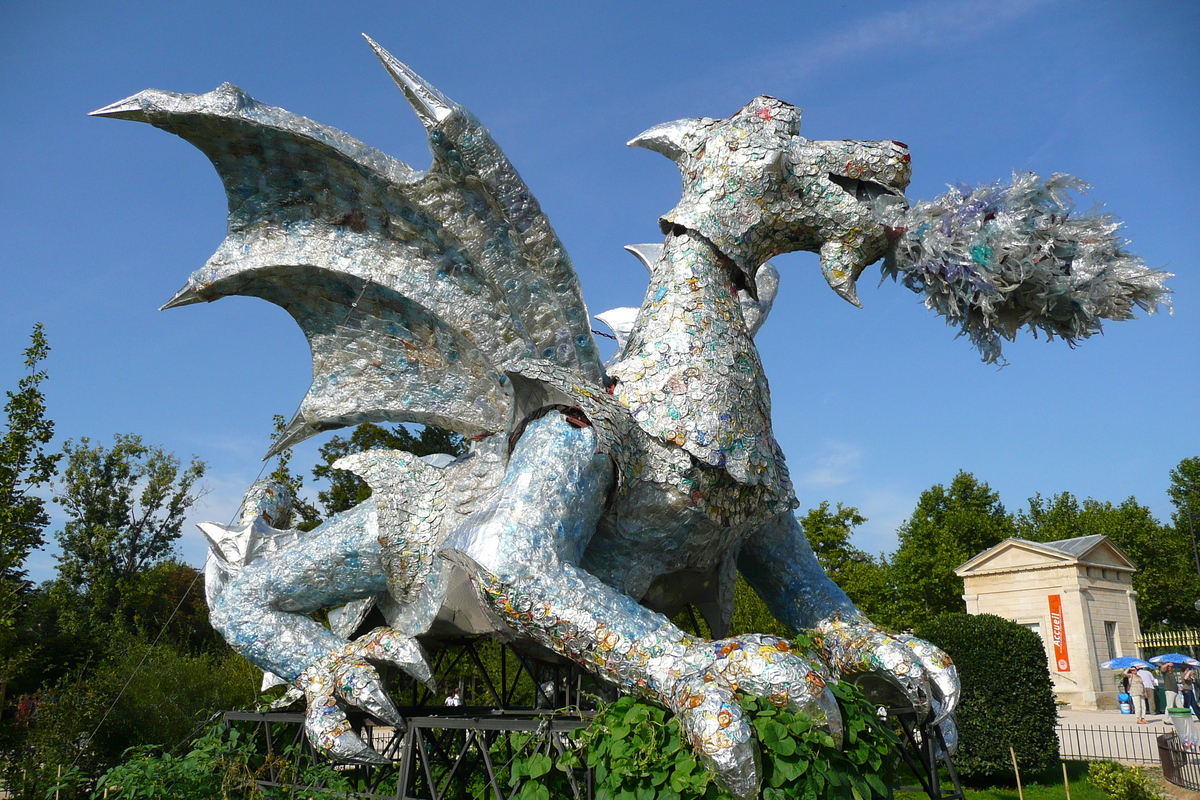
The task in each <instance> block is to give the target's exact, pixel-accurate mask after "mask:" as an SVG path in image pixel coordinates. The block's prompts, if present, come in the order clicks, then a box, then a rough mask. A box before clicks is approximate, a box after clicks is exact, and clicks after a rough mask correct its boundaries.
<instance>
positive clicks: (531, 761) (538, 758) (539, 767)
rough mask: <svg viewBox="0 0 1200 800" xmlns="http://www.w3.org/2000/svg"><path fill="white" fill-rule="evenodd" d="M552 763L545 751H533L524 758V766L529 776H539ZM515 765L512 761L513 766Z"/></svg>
mask: <svg viewBox="0 0 1200 800" xmlns="http://www.w3.org/2000/svg"><path fill="white" fill-rule="evenodd" d="M553 763H554V762H552V761H551V760H550V757H549V756H548V755H546V754H545V753H534V754H532V755H531V756H529V758H527V759H526V760H525V764H526V767H525V768H526V769H527V770H528V773H529V777H530V778H540V777H542V776H543V775H545V774H546V773H547V772H549V771H550V767H551V766H553ZM516 766H517V765H516V764H515V763H514V764H513V767H514V768H515V767H516Z"/></svg>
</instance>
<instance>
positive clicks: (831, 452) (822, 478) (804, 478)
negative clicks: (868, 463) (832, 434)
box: [792, 441, 862, 489]
mask: <svg viewBox="0 0 1200 800" xmlns="http://www.w3.org/2000/svg"><path fill="white" fill-rule="evenodd" d="M861 463H862V448H861V447H859V446H858V445H857V444H855V443H853V442H837V441H826V442H824V443H823V444H822V445H821V448H820V449H819V450H817V451H816V452H811V453H808V454H806V455H805V456H802V457H801V458H800V459H799V461H798V462H797V464H796V467H795V469H794V471H793V473H792V481H793V482H794V483H795V484H796V485H797V486H799V487H802V488H806V489H831V488H833V487H835V486H842V485H844V484H847V483H849V482H850V481H852V480H854V479H855V478H856V477H857V476H858V474H859V468H860V465H861Z"/></svg>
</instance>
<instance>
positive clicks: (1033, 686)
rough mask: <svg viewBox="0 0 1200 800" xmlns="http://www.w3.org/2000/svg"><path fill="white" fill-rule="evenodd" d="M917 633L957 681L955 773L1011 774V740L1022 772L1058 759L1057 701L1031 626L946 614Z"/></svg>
mask: <svg viewBox="0 0 1200 800" xmlns="http://www.w3.org/2000/svg"><path fill="white" fill-rule="evenodd" d="M916 633H917V635H918V636H920V637H921V638H922V639H927V640H928V641H930V642H932V643H933V644H935V645H937V646H938V647H940V648H942V649H943V650H945V651H946V654H947V655H949V656H950V658H952V659H954V663H955V665H956V666H957V667H958V677H959V680H960V681H962V699H961V701H960V703H959V707H958V713H957V717H956V722H957V723H958V733H959V750H958V754H957V755H956V756H955V758H954V763H955V766H956V767H957V768H958V772H959V774H960V775H961V776H963V777H964V778H968V779H971V780H972V781H973V782H987V781H990V780H995V779H1005V778H1007V777H1008V776H1010V775H1011V774H1012V761H1011V756H1010V755H1009V750H1008V749H1009V747H1012V748H1013V750H1014V752H1015V753H1016V757H1017V762H1018V763H1019V764H1020V765H1021V769H1022V771H1024V772H1027V773H1037V772H1042V771H1044V770H1046V769H1049V768H1050V767H1053V766H1056V765H1057V764H1058V738H1057V736H1056V735H1055V733H1054V726H1055V725H1057V724H1058V708H1057V707H1056V706H1055V704H1054V690H1053V685H1052V684H1051V682H1050V671H1049V668H1048V667H1047V665H1046V652H1045V645H1043V644H1042V640H1041V637H1039V636H1038V635H1037V634H1036V633H1034V632H1033V631H1031V630H1029V629H1028V628H1025V627H1023V626H1021V625H1018V624H1017V623H1015V622H1010V621H1008V620H1006V619H1002V618H1000V617H996V616H993V615H991V614H978V615H971V614H947V615H945V616H942V617H939V618H937V619H934V620H931V621H929V622H926V623H924V624H922V625H921V626H919V627H918V628H917V629H916Z"/></svg>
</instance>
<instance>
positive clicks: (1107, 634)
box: [1104, 621, 1117, 658]
mask: <svg viewBox="0 0 1200 800" xmlns="http://www.w3.org/2000/svg"><path fill="white" fill-rule="evenodd" d="M1104 642H1105V644H1107V645H1108V657H1109V658H1116V657H1117V623H1115V622H1107V621H1106V622H1105V623H1104Z"/></svg>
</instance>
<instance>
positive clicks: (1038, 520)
mask: <svg viewBox="0 0 1200 800" xmlns="http://www.w3.org/2000/svg"><path fill="white" fill-rule="evenodd" d="M1186 524H1187V523H1186V521H1185V522H1184V527H1183V528H1182V530H1181V529H1180V528H1179V526H1178V525H1176V526H1164V525H1162V524H1160V523H1159V521H1158V520H1157V519H1155V518H1154V515H1153V514H1152V513H1151V512H1150V509H1149V508H1147V507H1146V506H1143V505H1141V504H1140V503H1138V501H1137V499H1136V498H1134V497H1130V498H1127V499H1126V500H1125V501H1124V502H1122V503H1121V504H1120V505H1113V504H1112V503H1110V502H1107V501H1104V502H1102V501H1099V500H1093V499H1092V498H1090V497H1089V498H1088V499H1086V500H1084V501H1083V502H1082V503H1080V502H1079V501H1078V500H1077V499H1076V498H1075V496H1074V495H1072V494H1071V493H1070V492H1062V493H1060V494H1057V495H1054V496H1053V497H1051V498H1050V499H1048V500H1047V499H1045V498H1043V497H1042V496H1041V495H1040V494H1039V495H1035V496H1034V497H1032V498H1030V500H1029V507H1028V508H1027V509H1023V510H1022V511H1020V512H1019V513H1018V514H1017V515H1016V526H1017V535H1018V536H1020V537H1021V538H1023V539H1029V540H1030V541H1034V542H1053V541H1059V540H1061V539H1073V538H1076V537H1079V536H1092V535H1096V534H1099V535H1103V536H1107V537H1108V538H1109V539H1110V540H1111V541H1112V542H1113V544H1115V545H1116V546H1117V547H1119V548H1121V550H1123V551H1124V552H1125V554H1126V555H1128V556H1129V557H1130V558H1131V559H1133V563H1135V564H1136V565H1137V567H1138V571H1137V572H1135V573H1134V574H1133V588H1134V589H1135V590H1136V591H1137V593H1138V597H1137V606H1138V618H1139V621H1140V623H1141V626H1142V628H1143V629H1145V630H1155V629H1158V628H1161V627H1163V626H1164V625H1166V626H1168V627H1179V626H1194V625H1197V624H1200V612H1197V611H1196V609H1195V607H1194V606H1193V605H1192V603H1193V602H1194V601H1195V600H1196V598H1197V597H1200V576H1197V574H1196V571H1195V569H1194V567H1193V564H1192V549H1191V540H1190V538H1189V536H1188V531H1187V527H1186Z"/></svg>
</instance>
